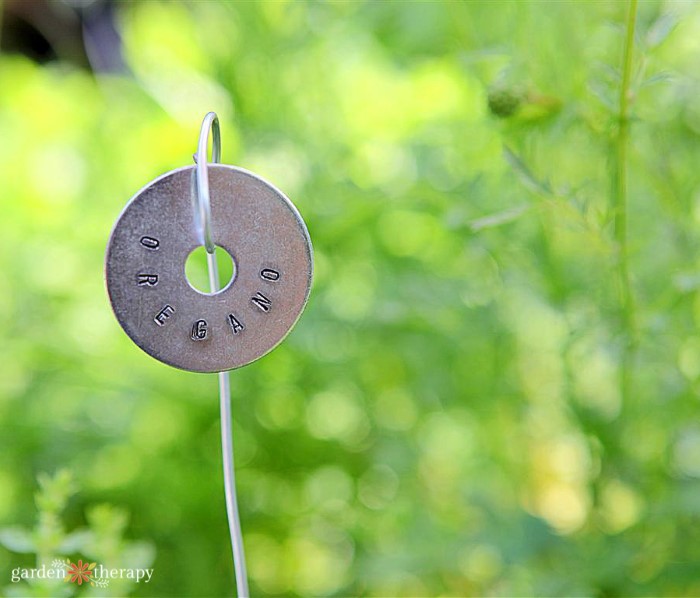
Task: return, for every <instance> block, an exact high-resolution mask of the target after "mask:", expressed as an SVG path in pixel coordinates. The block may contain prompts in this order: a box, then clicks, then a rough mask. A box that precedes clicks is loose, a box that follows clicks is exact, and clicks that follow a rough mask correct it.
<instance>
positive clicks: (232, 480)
mask: <svg viewBox="0 0 700 598" xmlns="http://www.w3.org/2000/svg"><path fill="white" fill-rule="evenodd" d="M210 130H211V131H212V132H213V137H214V139H213V144H212V162H219V161H220V159H221V135H220V133H219V119H218V118H217V116H216V114H215V113H214V112H209V113H208V114H207V115H206V116H205V117H204V120H203V122H202V129H201V132H200V134H199V145H198V147H197V154H196V162H197V168H196V169H195V172H196V182H197V185H196V190H195V216H196V221H197V222H198V224H199V229H200V234H201V240H202V245H204V247H205V248H206V250H207V269H208V271H209V288H210V290H211V292H212V293H216V292H217V291H219V289H220V287H219V269H218V266H217V263H216V253H215V252H214V251H215V249H216V246H215V245H214V242H213V239H212V232H211V207H210V205H209V179H208V173H207V142H208V139H209V131H210ZM219 403H220V407H221V451H222V455H223V463H224V492H225V495H226V513H227V515H228V527H229V532H230V534H231V548H232V550H233V568H234V570H235V574H236V590H237V595H238V596H239V598H249V596H250V594H249V592H248V574H247V572H246V564H245V553H244V552H243V535H242V533H241V521H240V518H239V515H238V501H237V500H236V475H235V469H234V465H233V433H232V423H231V419H232V418H231V381H230V378H229V373H228V372H219Z"/></svg>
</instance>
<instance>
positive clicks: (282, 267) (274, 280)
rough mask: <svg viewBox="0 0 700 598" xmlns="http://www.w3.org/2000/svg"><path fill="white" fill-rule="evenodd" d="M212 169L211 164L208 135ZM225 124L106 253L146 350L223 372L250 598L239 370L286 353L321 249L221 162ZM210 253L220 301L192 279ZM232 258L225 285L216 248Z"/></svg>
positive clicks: (279, 203) (147, 191) (213, 126)
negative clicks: (199, 258) (237, 432)
mask: <svg viewBox="0 0 700 598" xmlns="http://www.w3.org/2000/svg"><path fill="white" fill-rule="evenodd" d="M210 131H212V132H213V143H212V161H213V162H214V163H215V164H209V163H208V162H207V142H208V138H209V132H210ZM220 158H221V137H220V132H219V121H218V118H217V116H216V114H214V113H213V112H210V113H209V114H207V115H206V116H205V118H204V121H203V123H202V129H201V132H200V136H199V145H198V150H197V154H196V166H186V167H183V168H179V169H177V170H173V171H171V172H168V173H166V174H164V175H162V176H160V177H159V178H157V179H155V180H154V181H152V182H151V183H149V184H148V185H146V186H145V187H144V188H143V189H141V191H139V192H138V193H137V194H136V195H135V196H134V197H133V198H132V199H131V201H130V202H129V203H128V204H127V206H126V207H125V208H124V210H123V212H122V213H121V215H120V216H119V219H118V220H117V222H116V224H115V226H114V229H113V230H112V234H111V236H110V239H109V244H108V246H107V256H106V281H107V291H108V293H109V298H110V301H111V304H112V308H113V310H114V314H115V315H116V317H117V320H118V321H119V323H120V325H121V326H122V328H123V329H124V331H125V332H126V333H127V334H128V335H129V337H130V338H131V339H132V340H133V341H134V342H135V343H136V344H137V345H138V346H139V347H140V348H141V349H143V350H144V351H145V352H146V353H148V354H149V355H151V356H152V357H155V358H156V359H158V360H160V361H162V362H163V363H166V364H168V365H172V366H174V367H177V368H180V369H183V370H188V371H192V372H219V388H220V401H221V433H222V449H223V459H224V483H225V490H226V504H227V511H228V518H229V527H230V531H231V542H232V546H233V555H234V567H235V570H236V583H237V588H238V595H239V596H247V595H248V587H247V579H246V568H245V558H244V555H243V545H242V539H241V531H240V522H239V518H238V508H237V504H236V494H235V482H234V468H233V443H232V436H231V411H230V385H229V377H228V371H227V370H231V369H234V368H238V367H241V366H243V365H246V364H248V363H251V362H252V361H255V360H256V359H258V358H260V357H262V356H263V355H265V354H266V353H268V352H269V351H271V350H272V349H273V348H274V347H276V346H277V345H278V344H279V343H280V342H282V340H283V339H284V337H285V336H286V335H287V334H288V333H289V331H290V330H291V328H292V327H293V326H294V324H295V323H296V321H297V320H298V319H299V316H300V315H301V313H302V311H303V309H304V306H305V305H306V301H307V299H308V297H309V292H310V290H311V279H312V274H313V252H312V248H311V240H310V239H309V234H308V232H307V230H306V225H305V224H304V221H303V220H302V218H301V215H300V214H299V212H298V211H297V209H296V208H295V207H294V205H293V204H292V202H291V201H290V200H289V199H288V198H287V197H286V196H285V195H284V194H283V193H282V192H281V191H279V190H278V189H276V188H275V187H273V186H272V185H271V184H270V183H268V182H266V181H264V180H263V179H261V178H260V177H258V176H256V175H254V174H252V173H250V172H248V171H246V170H243V169H240V168H235V167H233V166H228V165H223V164H218V162H219V160H220ZM201 246H204V247H205V248H206V251H207V265H208V271H209V286H210V290H211V292H210V293H203V292H201V291H198V290H197V289H195V288H194V287H192V286H191V285H190V283H189V282H188V281H187V277H186V275H185V262H186V260H187V258H188V256H189V255H190V253H192V251H194V250H195V249H198V248H199V247H201ZM217 246H218V247H220V248H222V249H223V250H225V251H226V252H227V253H228V254H230V256H231V257H232V259H233V264H234V274H233V277H232V279H231V282H229V283H228V284H227V285H226V286H225V287H224V288H223V289H221V288H220V285H219V280H218V269H217V263H216V254H215V249H216V247H217Z"/></svg>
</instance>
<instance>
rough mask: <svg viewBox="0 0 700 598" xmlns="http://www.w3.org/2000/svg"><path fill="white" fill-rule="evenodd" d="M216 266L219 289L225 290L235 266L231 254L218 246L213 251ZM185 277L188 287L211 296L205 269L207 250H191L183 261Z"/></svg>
mask: <svg viewBox="0 0 700 598" xmlns="http://www.w3.org/2000/svg"><path fill="white" fill-rule="evenodd" d="M214 255H215V256H216V265H217V269H218V271H219V289H220V290H223V289H225V288H226V287H227V286H228V285H229V284H230V283H231V281H232V280H233V276H234V274H235V273H236V265H235V263H234V261H233V257H231V254H230V253H229V252H228V251H226V249H224V248H223V247H220V246H219V245H217V246H216V248H215V249H214ZM185 276H186V277H187V282H189V283H190V286H191V287H192V288H193V289H194V290H195V291H198V292H200V293H203V294H204V295H213V294H214V293H212V292H211V287H210V286H209V269H208V267H207V250H206V249H205V248H204V247H202V246H199V247H197V248H195V249H193V250H192V252H191V253H190V254H189V255H188V256H187V260H186V261H185Z"/></svg>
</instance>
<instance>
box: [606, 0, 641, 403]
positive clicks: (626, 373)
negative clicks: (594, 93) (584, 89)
mask: <svg viewBox="0 0 700 598" xmlns="http://www.w3.org/2000/svg"><path fill="white" fill-rule="evenodd" d="M636 21H637V0H630V2H629V6H628V11H627V23H626V26H625V46H624V51H623V57H622V81H621V84H620V102H619V109H618V113H617V121H618V126H617V132H616V136H615V138H614V140H613V143H614V152H613V155H614V162H613V168H612V207H613V225H614V235H615V242H616V244H617V286H618V292H619V297H620V324H621V328H622V337H623V347H622V360H621V364H620V391H621V398H622V408H623V410H624V409H625V407H626V406H627V405H628V404H629V398H630V393H631V384H632V375H631V369H632V364H633V361H634V354H635V350H636V346H637V330H636V327H637V323H636V315H635V302H634V295H633V293H632V285H631V282H630V273H629V259H628V258H629V256H628V242H627V155H628V145H629V132H630V94H631V91H630V83H631V78H632V56H633V53H634V31H635V24H636Z"/></svg>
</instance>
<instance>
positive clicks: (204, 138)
mask: <svg viewBox="0 0 700 598" xmlns="http://www.w3.org/2000/svg"><path fill="white" fill-rule="evenodd" d="M210 132H211V134H212V147H211V162H212V163H213V164H218V163H219V162H220V161H221V130H220V128H219V117H218V116H217V115H216V113H215V112H209V113H208V114H207V115H206V116H205V117H204V120H203V121H202V128H201V129H200V131H199V144H198V145H197V154H196V155H195V162H196V163H197V167H196V169H195V173H196V174H195V180H196V188H195V194H194V205H195V209H194V211H195V221H196V222H197V228H198V229H199V230H198V232H199V237H200V242H201V243H202V245H204V247H205V249H206V250H207V253H214V249H215V248H216V246H215V245H214V240H213V239H212V234H211V202H210V201H209V173H208V170H207V166H208V163H207V146H208V145H209V133H210Z"/></svg>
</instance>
